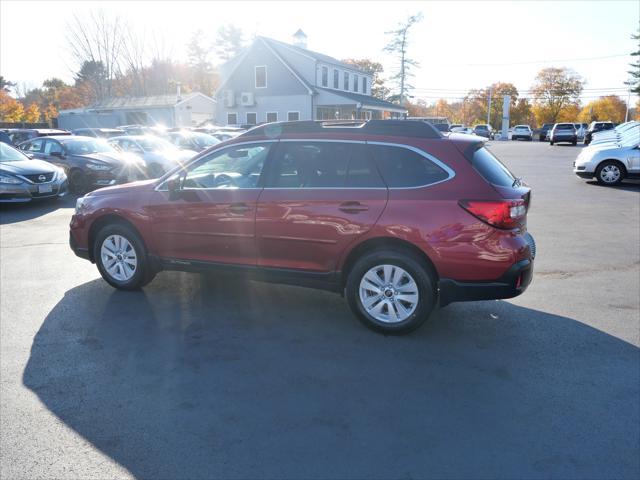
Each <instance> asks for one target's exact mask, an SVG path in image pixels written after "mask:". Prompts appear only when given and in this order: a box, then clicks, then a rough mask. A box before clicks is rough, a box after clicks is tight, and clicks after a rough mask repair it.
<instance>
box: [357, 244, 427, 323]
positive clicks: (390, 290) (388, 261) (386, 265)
mask: <svg viewBox="0 0 640 480" xmlns="http://www.w3.org/2000/svg"><path fill="white" fill-rule="evenodd" d="M434 285H435V282H434V280H433V279H432V276H431V275H430V274H429V272H428V269H427V268H426V266H425V264H424V260H422V259H420V258H419V257H417V256H416V255H415V254H413V253H410V252H405V251H402V250H375V251H372V252H370V253H367V254H365V255H363V256H362V257H361V258H359V259H358V260H357V261H356V262H355V264H354V265H353V267H352V268H351V269H350V270H349V274H348V276H347V281H346V285H345V293H346V297H347V301H348V302H349V307H350V308H351V310H352V311H353V313H354V314H356V316H357V317H358V319H359V320H360V321H361V322H362V323H364V324H365V325H366V326H367V327H369V328H371V329H374V330H377V331H380V332H383V333H389V334H399V333H407V332H410V331H412V330H415V329H416V328H418V327H419V326H420V325H422V324H423V323H424V322H425V321H426V320H427V318H428V317H429V314H430V313H431V312H432V311H433V309H434V308H435V306H436V303H437V294H436V290H435V287H434Z"/></svg>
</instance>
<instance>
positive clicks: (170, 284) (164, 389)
mask: <svg viewBox="0 0 640 480" xmlns="http://www.w3.org/2000/svg"><path fill="white" fill-rule="evenodd" d="M638 378H639V349H638V348H637V347H635V346H633V345H631V344H629V343H626V342H624V341H621V340H619V339H617V338H615V337H612V336H610V335H608V334H605V333H603V332H601V331H598V330H595V329H593V328H590V327H588V326H586V325H584V324H582V323H580V322H578V321H576V320H573V319H570V318H566V317H560V316H556V315H551V314H548V313H545V312H541V311H536V310H531V309H527V308H523V307H518V306H515V305H513V304H510V303H508V302H498V301H496V302H478V303H469V304H464V305H452V306H450V307H448V308H446V309H444V310H442V311H440V312H438V313H437V314H436V315H434V317H433V318H432V320H431V322H430V323H429V324H427V325H425V326H424V327H423V328H422V329H420V330H419V331H418V332H416V333H415V334H413V335H410V336H405V337H384V336H382V335H379V334H376V333H373V332H370V331H368V330H367V329H365V328H364V327H362V326H360V324H359V323H357V321H355V320H354V319H353V317H352V316H351V314H350V313H349V311H348V309H347V306H346V303H345V302H344V301H343V300H342V299H341V298H340V297H339V296H336V295H332V294H330V293H325V292H315V291H308V290H305V289H301V288H295V287H285V286H275V285H266V284H254V283H245V282H244V281H242V280H238V279H233V280H232V279H226V278H218V279H217V280H215V279H214V278H213V277H205V276H199V275H188V274H182V273H162V274H160V275H159V276H158V278H157V279H156V281H155V282H154V283H152V284H151V285H150V286H149V287H147V288H146V289H145V290H144V292H119V291H114V290H112V289H111V288H110V287H108V286H107V285H106V284H105V283H104V282H103V281H102V280H95V281H92V282H89V283H85V284H83V285H80V286H78V287H76V288H74V289H72V290H69V291H68V292H66V294H65V296H64V298H63V299H62V300H61V301H60V302H59V303H58V304H57V305H56V306H55V307H54V308H53V310H52V311H51V312H50V313H49V315H48V316H47V318H46V319H45V321H44V323H43V325H42V327H41V328H40V331H39V332H38V334H37V335H36V337H35V339H34V342H33V346H32V349H31V355H30V358H29V362H28V364H27V367H26V369H25V371H24V376H23V381H24V384H25V385H26V386H27V387H28V388H29V389H31V390H32V391H33V392H34V393H35V394H36V395H37V396H38V397H39V398H40V400H41V401H42V402H43V404H44V405H45V406H46V407H47V408H48V409H49V410H50V411H51V412H53V413H54V414H55V415H57V416H58V417H59V418H60V419H61V420H62V421H63V422H64V423H65V424H66V425H68V426H69V427H70V428H72V429H73V430H75V431H76V432H78V433H79V434H80V435H82V436H83V437H84V438H86V439H87V440H88V441H89V442H91V443H92V444H93V445H95V447H96V448H98V449H99V450H100V451H102V452H104V453H105V454H106V455H108V456H109V457H111V458H112V459H114V460H115V461H116V462H118V463H119V464H121V465H123V466H124V467H125V468H127V469H128V470H129V471H130V472H131V473H132V474H133V475H135V476H136V477H139V478H147V477H161V478H265V477H270V478H273V477H280V478H285V477H286V478H292V477H295V478H364V477H367V478H390V477H393V478H398V477H418V478H425V477H448V478H452V477H455V478H470V477H472V478H496V477H502V478H505V477H511V478H513V477H518V478H533V477H536V478H540V477H555V478H560V477H561V478H585V477H590V478H598V477H600V478H602V477H607V478H632V477H633V478H637V477H638V475H639V473H640V465H639V459H638V456H637V453H638V448H639V433H640V430H639V429H640V427H639V425H640V418H639V412H638V398H639V395H640V392H639V385H638Z"/></svg>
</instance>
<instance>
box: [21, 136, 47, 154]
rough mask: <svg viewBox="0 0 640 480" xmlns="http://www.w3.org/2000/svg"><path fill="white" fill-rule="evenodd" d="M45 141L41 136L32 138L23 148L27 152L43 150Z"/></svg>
mask: <svg viewBox="0 0 640 480" xmlns="http://www.w3.org/2000/svg"><path fill="white" fill-rule="evenodd" d="M43 143H44V141H43V140H42V139H41V138H36V139H35V140H32V141H30V142H29V143H27V144H26V145H25V146H24V148H23V150H25V151H27V152H41V151H42V144H43Z"/></svg>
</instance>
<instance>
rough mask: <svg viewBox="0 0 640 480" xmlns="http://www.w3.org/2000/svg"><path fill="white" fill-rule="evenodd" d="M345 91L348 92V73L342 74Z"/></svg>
mask: <svg viewBox="0 0 640 480" xmlns="http://www.w3.org/2000/svg"><path fill="white" fill-rule="evenodd" d="M343 88H344V89H345V90H349V72H344V86H343Z"/></svg>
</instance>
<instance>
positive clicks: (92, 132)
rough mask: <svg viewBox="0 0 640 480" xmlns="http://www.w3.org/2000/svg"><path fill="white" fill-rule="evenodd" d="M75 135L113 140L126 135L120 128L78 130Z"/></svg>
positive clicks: (74, 131)
mask: <svg viewBox="0 0 640 480" xmlns="http://www.w3.org/2000/svg"><path fill="white" fill-rule="evenodd" d="M73 134H74V135H80V136H83V137H94V138H111V137H117V136H119V135H126V133H125V131H124V130H120V129H119V128H77V129H75V130H73Z"/></svg>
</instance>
